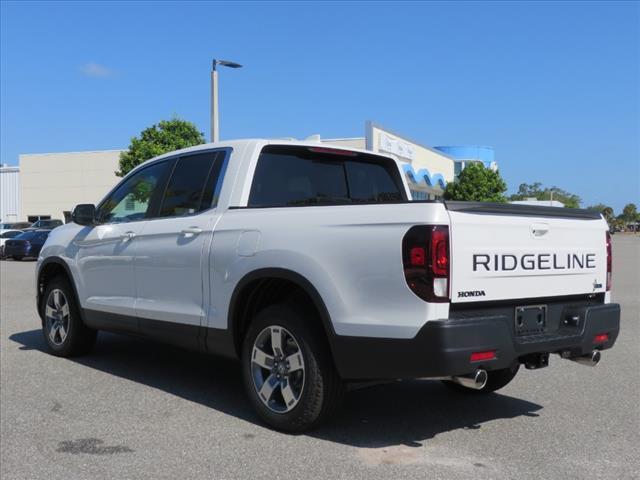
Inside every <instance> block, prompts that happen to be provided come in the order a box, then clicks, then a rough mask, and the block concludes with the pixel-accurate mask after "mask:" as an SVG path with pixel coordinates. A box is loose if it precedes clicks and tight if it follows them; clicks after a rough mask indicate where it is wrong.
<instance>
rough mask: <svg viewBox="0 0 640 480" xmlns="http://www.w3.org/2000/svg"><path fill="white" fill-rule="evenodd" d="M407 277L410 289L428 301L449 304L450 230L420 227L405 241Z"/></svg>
mask: <svg viewBox="0 0 640 480" xmlns="http://www.w3.org/2000/svg"><path fill="white" fill-rule="evenodd" d="M402 261H403V266H404V276H405V279H406V281H407V285H408V286H409V288H410V289H411V290H412V291H413V293H415V294H416V295H417V296H418V297H420V298H421V299H423V300H426V301H428V302H448V301H449V283H450V278H449V277H450V273H449V272H450V259H449V227H448V226H446V225H418V226H415V227H412V228H411V229H410V230H409V231H408V232H407V233H406V235H405V236H404V239H403V240H402Z"/></svg>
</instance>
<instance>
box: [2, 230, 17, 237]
mask: <svg viewBox="0 0 640 480" xmlns="http://www.w3.org/2000/svg"><path fill="white" fill-rule="evenodd" d="M21 233H22V232H21V231H19V230H12V231H11V232H4V233H3V234H2V235H0V238H13V237H17V236H18V235H20V234H21Z"/></svg>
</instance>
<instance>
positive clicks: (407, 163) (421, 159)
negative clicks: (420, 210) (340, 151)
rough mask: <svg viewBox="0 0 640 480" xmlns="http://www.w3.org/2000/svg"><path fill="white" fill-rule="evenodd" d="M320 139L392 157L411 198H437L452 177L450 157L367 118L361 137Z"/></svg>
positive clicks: (453, 166)
mask: <svg viewBox="0 0 640 480" xmlns="http://www.w3.org/2000/svg"><path fill="white" fill-rule="evenodd" d="M322 142H323V143H329V144H333V145H340V146H343V147H355V148H364V149H367V150H370V151H372V152H376V153H385V154H388V155H389V154H390V155H391V156H393V157H395V158H396V159H397V160H398V161H399V162H400V165H401V166H402V169H403V172H404V174H405V176H406V178H407V182H408V183H409V188H410V189H411V194H412V196H413V199H414V200H435V199H436V198H440V197H441V196H442V194H443V193H444V189H445V187H446V185H447V183H449V182H453V181H454V179H455V159H454V158H453V157H451V156H449V155H447V154H445V153H444V152H441V151H438V150H436V149H435V148H431V147H428V146H426V145H422V144H420V143H418V142H415V141H413V140H410V139H408V138H407V137H405V136H403V135H400V134H398V133H395V132H393V131H391V130H388V129H385V128H383V127H381V126H380V125H377V124H375V123H373V122H367V124H366V126H365V136H364V137H363V138H337V139H326V140H322Z"/></svg>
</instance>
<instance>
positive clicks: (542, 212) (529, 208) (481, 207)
mask: <svg viewBox="0 0 640 480" xmlns="http://www.w3.org/2000/svg"><path fill="white" fill-rule="evenodd" d="M444 204H445V206H446V207H447V210H450V211H452V212H464V213H479V214H482V213H489V214H497V215H522V216H531V217H557V218H573V219H580V220H600V219H602V215H600V213H599V212H596V211H593V210H586V209H582V208H559V207H546V206H538V205H519V204H515V203H488V202H457V201H449V200H446V201H445V202H444Z"/></svg>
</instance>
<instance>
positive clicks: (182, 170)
mask: <svg viewBox="0 0 640 480" xmlns="http://www.w3.org/2000/svg"><path fill="white" fill-rule="evenodd" d="M226 155H227V152H226V151H225V150H210V151H205V152H196V153H193V154H189V155H184V156H181V157H180V158H178V159H177V160H176V161H175V163H174V165H173V168H172V172H171V176H170V178H169V180H168V183H167V187H166V189H165V192H164V195H163V196H162V199H161V200H160V206H159V210H158V214H157V217H156V218H154V219H153V220H149V221H148V222H147V225H146V226H145V228H144V231H143V232H142V234H141V235H140V236H138V237H136V252H135V255H136V261H135V282H136V291H137V298H136V315H137V316H138V321H139V324H140V329H141V331H142V332H143V333H145V334H146V335H148V336H150V337H154V338H157V339H161V340H164V341H168V342H170V343H173V344H177V345H181V346H185V347H189V348H196V346H197V337H198V333H199V330H200V326H201V323H202V320H203V317H204V312H205V302H208V295H207V296H206V297H205V295H204V293H205V292H208V288H206V289H205V287H204V282H205V277H206V278H207V279H208V271H207V275H205V268H206V267H207V262H206V261H205V260H206V259H207V256H206V255H205V254H206V253H208V251H209V247H210V245H211V239H212V235H213V231H214V227H215V224H216V222H217V220H218V218H219V213H218V212H217V211H216V209H215V206H216V204H217V196H218V192H219V190H220V185H221V180H222V176H223V171H224V167H225V165H226Z"/></svg>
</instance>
